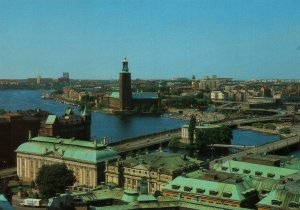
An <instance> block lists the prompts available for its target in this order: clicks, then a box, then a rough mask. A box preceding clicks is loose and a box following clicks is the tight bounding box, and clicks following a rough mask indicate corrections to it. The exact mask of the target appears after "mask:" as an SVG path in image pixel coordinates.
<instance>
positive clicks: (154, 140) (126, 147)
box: [112, 131, 181, 153]
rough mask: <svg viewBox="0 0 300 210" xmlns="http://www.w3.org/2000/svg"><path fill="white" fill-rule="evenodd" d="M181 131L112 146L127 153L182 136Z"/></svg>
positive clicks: (120, 151)
mask: <svg viewBox="0 0 300 210" xmlns="http://www.w3.org/2000/svg"><path fill="white" fill-rule="evenodd" d="M180 136H181V131H178V132H175V133H170V134H162V135H160V136H155V137H149V138H146V139H141V140H137V141H133V142H129V143H124V144H119V145H115V146H112V147H113V148H114V149H115V150H116V151H118V152H119V153H125V152H129V151H133V150H138V149H143V148H148V147H150V146H153V145H158V144H161V143H165V142H168V141H170V140H171V139H173V138H176V137H180Z"/></svg>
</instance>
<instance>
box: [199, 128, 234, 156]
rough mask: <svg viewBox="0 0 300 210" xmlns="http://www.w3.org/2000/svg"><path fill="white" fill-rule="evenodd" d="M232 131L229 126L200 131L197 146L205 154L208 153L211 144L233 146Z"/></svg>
mask: <svg viewBox="0 0 300 210" xmlns="http://www.w3.org/2000/svg"><path fill="white" fill-rule="evenodd" d="M231 139H232V130H231V128H230V127H227V126H220V127H218V128H211V129H199V130H197V132H196V139H195V144H196V146H197V148H198V149H201V150H202V151H203V152H205V151H207V150H206V146H207V145H210V144H231Z"/></svg>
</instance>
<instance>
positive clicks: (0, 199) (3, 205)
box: [0, 194, 13, 210]
mask: <svg viewBox="0 0 300 210" xmlns="http://www.w3.org/2000/svg"><path fill="white" fill-rule="evenodd" d="M0 209H3V210H13V208H12V206H11V205H10V203H9V202H8V201H7V199H6V198H5V196H4V195H2V194H0Z"/></svg>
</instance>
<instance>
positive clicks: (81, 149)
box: [16, 136, 119, 187]
mask: <svg viewBox="0 0 300 210" xmlns="http://www.w3.org/2000/svg"><path fill="white" fill-rule="evenodd" d="M16 155H17V174H18V176H19V177H20V179H22V180H27V181H31V180H35V179H36V177H37V173H38V170H39V168H40V167H41V166H42V165H44V164H54V163H65V164H66V165H67V167H68V168H69V169H71V170H73V172H74V175H75V177H76V183H75V185H77V186H80V185H86V186H89V187H95V186H97V185H98V184H100V182H102V181H104V167H105V162H106V161H112V160H115V159H117V158H119V155H118V153H117V152H116V151H115V150H113V149H112V148H110V147H108V146H106V144H105V142H103V143H101V144H99V143H97V142H96V141H94V142H92V141H82V140H73V139H62V138H51V137H42V136H39V137H35V138H32V139H29V140H28V142H26V143H23V144H21V145H20V146H19V147H18V148H17V149H16Z"/></svg>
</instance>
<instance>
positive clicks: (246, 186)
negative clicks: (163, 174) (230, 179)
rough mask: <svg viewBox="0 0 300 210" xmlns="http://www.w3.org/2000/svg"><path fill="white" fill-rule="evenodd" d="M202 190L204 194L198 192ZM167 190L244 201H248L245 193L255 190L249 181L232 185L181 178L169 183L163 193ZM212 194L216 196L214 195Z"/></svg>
mask: <svg viewBox="0 0 300 210" xmlns="http://www.w3.org/2000/svg"><path fill="white" fill-rule="evenodd" d="M200 189H201V190H202V192H201V193H200V192H197V191H198V190H200ZM165 190H167V191H175V192H179V193H184V192H187V193H189V194H194V195H200V194H201V195H203V196H208V197H221V198H222V199H224V200H226V199H227V200H233V201H242V200H244V199H246V197H245V195H244V193H245V192H250V191H253V190H254V189H253V187H252V184H251V182H250V181H249V180H245V181H242V182H238V183H234V184H231V183H222V182H216V181H209V180H201V179H192V178H187V177H182V176H179V177H177V178H175V179H174V180H172V181H171V182H169V183H168V184H167V185H166V186H165V187H164V189H163V191H165ZM212 192H214V193H215V194H212ZM224 193H227V194H230V196H229V197H224V195H223V194H224Z"/></svg>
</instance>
